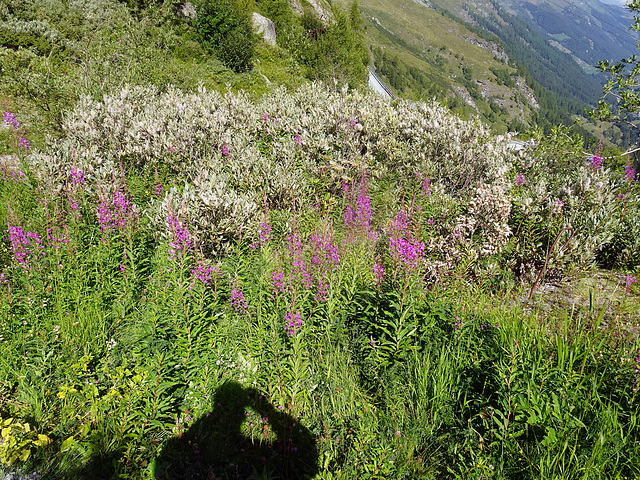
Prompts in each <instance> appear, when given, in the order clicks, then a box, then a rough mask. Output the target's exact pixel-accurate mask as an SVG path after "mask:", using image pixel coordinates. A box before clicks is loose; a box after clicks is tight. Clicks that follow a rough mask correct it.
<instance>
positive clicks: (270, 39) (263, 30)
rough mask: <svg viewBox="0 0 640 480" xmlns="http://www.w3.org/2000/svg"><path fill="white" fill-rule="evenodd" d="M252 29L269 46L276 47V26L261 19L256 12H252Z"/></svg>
mask: <svg viewBox="0 0 640 480" xmlns="http://www.w3.org/2000/svg"><path fill="white" fill-rule="evenodd" d="M252 19H253V28H254V30H255V31H256V32H257V33H258V34H259V35H262V38H263V40H264V41H265V42H267V43H268V44H269V45H273V46H274V47H275V45H276V24H275V23H273V22H272V21H271V20H269V19H268V18H267V17H263V16H262V15H260V14H259V13H257V12H253V16H252Z"/></svg>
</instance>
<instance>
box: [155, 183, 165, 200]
mask: <svg viewBox="0 0 640 480" xmlns="http://www.w3.org/2000/svg"><path fill="white" fill-rule="evenodd" d="M163 193H164V189H163V188H162V183H160V182H158V183H156V185H155V187H153V194H154V195H155V196H156V197H159V196H161V195H162V194H163Z"/></svg>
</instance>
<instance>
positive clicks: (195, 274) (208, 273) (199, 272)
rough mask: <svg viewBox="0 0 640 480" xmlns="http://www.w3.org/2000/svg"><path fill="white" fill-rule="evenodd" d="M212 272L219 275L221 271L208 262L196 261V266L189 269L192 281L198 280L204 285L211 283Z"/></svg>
mask: <svg viewBox="0 0 640 480" xmlns="http://www.w3.org/2000/svg"><path fill="white" fill-rule="evenodd" d="M214 274H218V275H220V274H221V272H220V270H219V269H217V268H216V267H214V266H212V265H211V263H209V262H202V263H201V262H198V263H197V264H196V266H195V267H194V268H192V269H191V278H192V279H193V280H194V282H195V281H196V280H198V281H200V282H202V283H203V284H205V285H209V284H211V282H212V281H213V275H214ZM192 285H193V284H192Z"/></svg>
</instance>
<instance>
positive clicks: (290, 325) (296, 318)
mask: <svg viewBox="0 0 640 480" xmlns="http://www.w3.org/2000/svg"><path fill="white" fill-rule="evenodd" d="M284 321H285V327H284V329H285V331H286V332H287V337H293V336H294V335H295V334H296V333H299V332H300V329H301V328H302V315H301V314H300V310H297V311H296V313H295V315H294V313H293V312H289V313H287V315H286V316H285V318H284Z"/></svg>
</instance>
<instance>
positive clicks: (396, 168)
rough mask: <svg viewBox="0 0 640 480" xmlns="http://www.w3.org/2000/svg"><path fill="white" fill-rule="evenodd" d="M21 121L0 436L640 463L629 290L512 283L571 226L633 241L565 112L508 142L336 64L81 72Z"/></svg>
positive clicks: (85, 455) (537, 467) (117, 472)
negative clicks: (542, 293) (250, 87)
mask: <svg viewBox="0 0 640 480" xmlns="http://www.w3.org/2000/svg"><path fill="white" fill-rule="evenodd" d="M11 122H12V119H11V118H8V120H7V123H8V124H9V125H8V126H7V129H8V130H9V131H10V136H7V137H5V138H6V139H9V140H10V142H11V143H10V144H8V145H6V146H5V147H6V148H7V149H11V150H12V151H13V153H14V156H12V157H4V158H3V162H4V163H3V164H2V173H3V175H2V176H0V196H1V197H2V199H3V200H4V201H3V202H0V218H2V219H4V221H6V223H7V229H6V230H5V231H4V233H3V234H2V237H1V240H2V241H1V242H0V265H1V270H0V345H1V347H2V352H3V355H0V412H1V418H2V419H3V420H2V422H3V427H4V428H3V431H2V437H3V439H4V438H9V442H3V443H0V453H1V452H3V450H2V449H3V448H6V449H7V450H8V453H7V454H6V456H7V459H8V460H6V459H4V458H3V461H5V462H6V461H15V462H19V463H18V466H19V467H21V468H23V469H25V470H33V471H38V472H40V473H41V474H42V475H43V476H45V477H49V478H57V479H77V478H149V477H153V476H155V477H158V476H160V475H164V476H166V477H169V476H170V477H171V478H185V477H191V478H195V477H205V476H214V475H215V476H216V477H219V478H234V477H238V476H240V477H243V478H247V477H249V476H250V475H255V476H258V475H261V476H263V477H269V476H272V477H273V476H279V477H282V478H286V477H289V478H304V477H305V476H308V477H313V476H316V475H317V476H324V477H331V476H333V477H341V478H371V479H374V478H381V477H382V478H389V479H394V478H397V479H401V478H483V477H484V478H486V477H494V478H514V479H515V478H571V477H576V478H580V477H581V476H584V477H592V478H622V477H625V476H626V477H630V478H634V477H636V476H638V475H639V474H640V470H639V467H638V463H637V458H639V456H640V428H639V427H638V425H639V424H640V423H639V422H638V413H637V412H638V400H639V397H638V388H639V387H640V385H639V383H638V382H639V379H638V376H637V372H636V371H635V370H636V365H637V359H638V355H639V354H640V343H639V341H638V338H637V336H634V333H633V328H632V327H629V328H628V329H625V330H624V331H625V332H626V333H625V335H626V336H625V337H623V336H622V335H620V334H619V332H620V330H621V329H623V328H624V320H625V318H626V317H625V315H624V312H623V311H622V310H620V311H619V312H618V313H615V314H609V313H607V315H611V316H610V317H607V321H606V322H605V321H603V315H604V313H603V314H602V315H600V316H599V315H598V314H597V313H594V310H595V309H594V308H590V309H588V308H581V306H580V305H579V304H578V303H577V302H576V305H575V306H574V307H573V308H569V309H568V310H566V311H564V310H563V309H558V310H559V311H558V310H555V309H551V310H549V309H548V308H547V307H545V306H539V305H538V304H537V303H527V304H525V305H522V306H521V305H520V302H521V298H522V296H523V292H522V291H520V290H519V289H518V288H517V287H516V286H515V285H514V280H513V271H512V270H511V269H512V268H513V270H515V268H514V267H515V265H514V263H515V260H518V261H519V260H523V261H524V260H526V259H527V257H529V259H532V260H533V262H534V269H535V270H534V271H533V273H537V272H539V271H540V265H535V261H539V260H540V258H541V257H544V255H545V254H546V253H547V251H549V242H552V241H553V239H554V236H557V235H558V233H560V231H561V229H563V228H565V227H566V226H567V225H572V226H573V227H574V229H575V230H576V236H575V242H574V243H571V244H569V246H568V247H567V249H566V250H563V249H557V250H555V252H556V254H557V257H555V258H554V259H553V261H554V262H555V264H554V265H555V266H566V265H567V263H568V264H569V265H580V266H584V265H588V264H589V262H591V261H592V260H593V258H594V255H595V253H594V252H595V251H596V250H597V249H598V248H599V247H601V246H602V245H606V244H611V245H614V248H615V249H616V250H620V252H616V253H624V252H623V249H624V248H629V247H632V246H633V244H631V243H629V242H631V240H629V239H627V238H626V237H624V236H623V235H622V232H621V231H618V229H619V228H620V224H622V223H623V222H624V217H627V216H628V217H630V218H637V213H638V212H637V208H638V203H637V201H636V200H634V198H635V197H633V195H635V190H634V189H635V188H637V187H634V186H632V185H631V184H630V183H625V179H624V177H623V176H622V173H621V172H614V171H611V170H609V169H608V167H607V166H606V165H605V166H598V167H597V168H596V167H595V166H594V165H597V164H594V163H593V162H592V163H585V158H584V157H583V153H582V150H581V148H580V147H581V145H580V144H579V142H578V139H577V138H576V137H575V136H573V135H571V133H570V132H568V131H567V130H565V129H562V128H558V129H556V130H554V132H553V135H552V137H551V138H549V139H547V140H546V141H543V138H542V137H541V136H540V137H536V141H537V144H536V146H535V148H534V149H533V150H525V151H524V152H523V153H521V154H515V153H513V152H511V151H510V150H509V149H508V148H507V146H506V145H505V142H504V140H503V139H501V138H496V137H494V136H491V134H490V133H489V132H488V130H487V129H486V128H485V127H484V126H483V125H481V124H480V123H477V122H476V123H471V122H464V121H462V120H461V119H460V118H458V117H456V116H453V115H451V114H450V113H449V112H448V111H447V110H446V109H445V108H443V107H441V106H439V105H426V104H424V103H413V102H405V101H398V102H394V103H389V102H387V101H385V100H383V99H381V98H378V97H375V96H371V95H364V94H361V93H359V92H357V91H351V92H349V91H343V92H335V91H332V90H331V89H330V88H327V87H326V86H321V85H318V84H314V85H306V86H304V87H302V88H300V89H299V90H298V91H296V92H294V93H290V92H286V91H285V90H283V89H280V90H274V91H273V92H271V93H270V94H269V95H267V96H265V97H263V98H261V99H259V100H252V99H250V97H249V96H248V95H246V94H233V93H226V94H225V95H221V94H218V93H215V92H213V93H212V92H208V91H206V90H205V89H201V90H200V91H199V92H197V93H194V92H183V91H179V90H177V89H168V90H166V91H160V90H158V89H153V88H149V87H125V88H124V89H122V90H121V91H118V92H116V93H114V94H107V95H104V96H103V97H102V99H101V100H100V101H98V100H95V99H92V98H91V97H88V96H85V97H83V99H82V101H81V102H80V103H78V104H77V105H76V107H75V108H74V109H73V110H72V111H68V112H66V114H65V124H64V127H65V131H66V132H67V138H66V139H65V140H60V141H57V142H53V143H51V144H50V145H48V146H46V147H45V148H46V149H47V150H46V151H44V152H33V151H29V150H25V147H20V144H19V141H18V142H16V141H15V140H16V139H18V138H19V137H20V136H22V135H26V133H25V131H24V130H22V127H20V126H15V125H14V124H12V123H11ZM16 122H17V123H18V124H21V122H22V115H20V114H19V113H18V114H17V115H16ZM20 148H23V150H20ZM114 172H115V173H114ZM520 173H522V174H523V175H524V183H521V182H519V181H518V180H517V179H516V178H513V177H515V176H516V175H517V174H520ZM622 186H624V187H625V188H626V189H627V190H625V191H626V193H628V194H629V198H630V199H631V200H629V201H628V203H625V202H624V199H623V198H620V199H619V198H618V197H617V196H616V195H617V194H618V192H621V190H620V188H621V187H622ZM621 193H622V192H621ZM527 199H530V201H528V200H527ZM556 199H562V201H563V205H562V206H560V205H559V204H556V203H555V202H554V201H555V200H556ZM559 207H562V208H559ZM612 238H613V239H615V240H611V239H612ZM214 242H217V245H221V244H222V245H224V248H218V249H216V248H213V247H211V245H212V243H214ZM621 249H622V250H621ZM625 258H627V257H625ZM628 258H630V261H631V262H633V261H634V260H633V258H634V257H628ZM627 265H631V263H628V264H627ZM516 273H517V272H516ZM625 282H626V284H625V286H624V287H623V288H620V289H618V290H624V294H623V295H624V296H623V303H624V302H626V303H627V305H628V306H629V307H630V309H629V310H630V311H637V309H638V308H640V307H639V300H638V290H637V286H633V285H632V282H631V279H627V280H625ZM512 289H513V290H514V291H512ZM483 292H485V293H483ZM634 309H635V310H634ZM603 312H604V310H603ZM609 319H610V320H609ZM9 418H11V419H13V420H12V421H11V422H10V423H7V422H8V420H7V419H9ZM12 425H16V427H15V428H14V427H12ZM25 425H28V427H27V426H25ZM5 428H9V430H5ZM34 432H37V433H34ZM38 434H39V435H42V436H43V437H39V436H38ZM44 436H46V439H45V438H44ZM11 439H15V441H11ZM48 439H51V440H52V441H51V444H50V445H49V446H46V445H45V443H47V442H48ZM43 447H46V448H43ZM25 459H26V461H25ZM256 466H257V467H256ZM11 468H16V467H11Z"/></svg>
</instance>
